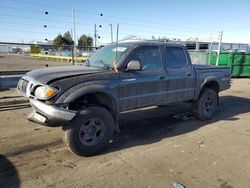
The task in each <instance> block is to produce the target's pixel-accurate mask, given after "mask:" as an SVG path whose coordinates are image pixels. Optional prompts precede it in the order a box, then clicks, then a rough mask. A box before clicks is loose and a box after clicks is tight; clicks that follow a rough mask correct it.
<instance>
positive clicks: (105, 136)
mask: <svg viewBox="0 0 250 188" xmlns="http://www.w3.org/2000/svg"><path fill="white" fill-rule="evenodd" d="M114 127H115V123H114V120H113V117H112V115H111V113H110V112H109V111H108V110H106V109H105V108H102V107H97V106H95V107H89V108H87V109H85V110H82V111H80V112H79V113H78V114H77V116H76V117H75V118H74V119H73V120H72V121H71V122H70V123H69V125H67V126H66V127H64V139H63V140H64V142H65V143H66V144H67V146H68V148H69V150H70V151H71V152H73V153H75V154H77V155H80V156H86V157H87V156H92V155H95V154H97V153H100V152H101V151H103V150H104V149H105V148H106V147H107V146H108V144H109V141H110V140H111V139H112V136H113V132H114Z"/></svg>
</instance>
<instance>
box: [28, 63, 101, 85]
mask: <svg viewBox="0 0 250 188" xmlns="http://www.w3.org/2000/svg"><path fill="white" fill-rule="evenodd" d="M103 71H104V70H103V69H101V68H96V67H86V66H60V67H59V66H58V67H48V68H42V69H36V70H33V71H30V72H28V73H27V74H26V75H27V76H30V77H32V78H33V79H35V80H37V81H38V82H40V83H43V84H47V83H48V82H51V81H52V80H58V79H63V78H66V77H71V76H77V75H85V74H93V73H97V72H103Z"/></svg>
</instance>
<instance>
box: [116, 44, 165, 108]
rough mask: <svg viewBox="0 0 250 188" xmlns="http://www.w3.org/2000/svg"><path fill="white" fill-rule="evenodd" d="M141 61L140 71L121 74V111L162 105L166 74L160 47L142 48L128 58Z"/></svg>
mask: <svg viewBox="0 0 250 188" xmlns="http://www.w3.org/2000/svg"><path fill="white" fill-rule="evenodd" d="M131 60H136V61H140V63H141V70H140V71H130V72H128V71H124V72H120V79H121V82H120V88H119V95H120V101H119V102H120V110H121V111H124V110H129V109H133V108H140V107H143V106H151V105H155V104H158V103H161V101H162V100H163V97H164V95H163V92H166V90H167V86H166V84H165V83H164V80H165V78H166V72H165V70H164V68H163V64H162V56H161V51H160V49H159V47H158V46H141V47H138V48H137V49H135V50H134V52H133V53H132V54H131V56H130V57H129V58H128V60H127V62H126V63H125V64H127V63H128V62H129V61H131Z"/></svg>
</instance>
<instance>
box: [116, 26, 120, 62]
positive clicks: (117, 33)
mask: <svg viewBox="0 0 250 188" xmlns="http://www.w3.org/2000/svg"><path fill="white" fill-rule="evenodd" d="M118 36H119V24H117V30H116V44H115V65H116V64H117V63H118V57H117V55H118V54H117V48H118Z"/></svg>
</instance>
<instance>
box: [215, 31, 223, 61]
mask: <svg viewBox="0 0 250 188" xmlns="http://www.w3.org/2000/svg"><path fill="white" fill-rule="evenodd" d="M222 35H223V30H221V32H220V35H219V37H220V41H219V45H218V53H217V59H216V66H218V65H219V59H220V47H221V42H222Z"/></svg>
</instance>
